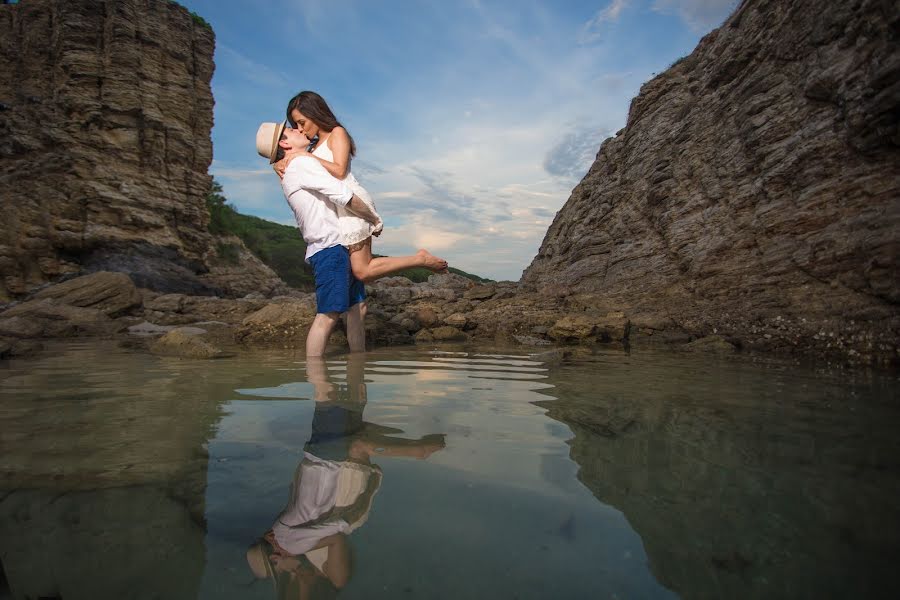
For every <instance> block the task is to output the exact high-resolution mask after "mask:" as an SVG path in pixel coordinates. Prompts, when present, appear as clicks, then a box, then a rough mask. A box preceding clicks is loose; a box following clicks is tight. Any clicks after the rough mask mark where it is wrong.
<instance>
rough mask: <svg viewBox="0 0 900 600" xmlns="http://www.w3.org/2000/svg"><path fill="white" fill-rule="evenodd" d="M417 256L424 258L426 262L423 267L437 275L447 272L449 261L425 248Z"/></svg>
mask: <svg viewBox="0 0 900 600" xmlns="http://www.w3.org/2000/svg"><path fill="white" fill-rule="evenodd" d="M416 254H417V255H418V256H421V257H422V259H423V261H424V262H423V264H422V266H423V267H425V268H426V269H429V270H431V271H434V272H435V273H446V272H447V261H446V260H444V259H443V258H438V257H437V256H435V255H433V254H432V253H431V252H429V251H428V250H426V249H425V248H422V249H420V250H419V251H418V252H416Z"/></svg>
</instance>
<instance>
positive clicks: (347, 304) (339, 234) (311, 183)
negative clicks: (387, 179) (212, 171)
mask: <svg viewBox="0 0 900 600" xmlns="http://www.w3.org/2000/svg"><path fill="white" fill-rule="evenodd" d="M287 118H288V120H289V121H290V122H291V125H292V127H286V124H287V121H285V122H283V123H281V124H278V123H263V124H262V125H260V127H259V130H258V131H257V133H256V150H257V152H258V153H259V154H260V155H261V156H263V157H264V158H267V159H269V162H270V163H275V170H276V172H277V173H278V174H279V176H281V187H282V189H283V191H284V195H285V197H286V198H287V201H288V204H289V205H290V207H291V210H292V211H293V213H294V217H295V218H296V220H297V226H298V227H299V228H300V232H301V234H302V236H303V239H304V240H305V241H306V244H307V249H306V262H308V263H309V264H310V266H312V270H313V277H314V279H315V282H316V313H317V314H316V318H315V320H314V321H313V324H312V326H311V328H310V330H309V334H308V335H307V338H306V355H307V356H321V355H322V354H323V353H324V351H325V345H326V343H327V341H328V336H329V335H330V334H331V332H332V331H333V330H334V327H335V325H336V324H337V322H338V319H339V318H340V317H341V315H344V318H345V325H346V328H347V341H348V343H349V345H350V351H351V352H359V351H362V350H365V333H364V328H363V320H364V319H365V314H366V303H365V298H366V294H365V287H364V285H363V282H370V281H373V280H375V279H378V278H379V277H383V276H385V275H388V274H390V273H396V272H397V271H402V270H404V269H409V268H413V267H425V268H427V269H431V270H432V271H435V272H444V271H446V270H447V261H445V260H443V259H441V258H438V257H436V256H433V255H432V254H431V253H429V252H428V251H427V250H425V249H420V250H419V251H418V252H417V253H416V254H414V255H411V256H400V257H390V256H379V257H373V256H372V236H377V235H379V234H380V233H381V229H382V227H383V222H382V221H381V217H379V216H378V214H377V213H376V212H375V204H374V203H373V202H372V199H371V197H370V196H369V194H368V192H366V190H365V189H364V188H363V187H362V186H361V185H359V182H358V181H357V180H356V178H355V177H354V176H353V175H352V174H351V173H350V160H351V158H352V157H353V156H354V155H355V154H356V146H355V144H354V142H353V138H351V137H350V134H349V133H347V130H346V129H344V128H343V127H342V126H341V124H340V122H338V120H337V118H335V116H334V113H333V112H331V109H330V108H329V106H328V104H326V102H325V100H324V99H323V98H322V97H321V96H320V95H318V94H316V93H315V92H309V91H306V92H300V93H299V94H297V95H296V96H295V97H294V98H292V99H291V101H290V103H289V104H288V107H287ZM310 140H312V141H310Z"/></svg>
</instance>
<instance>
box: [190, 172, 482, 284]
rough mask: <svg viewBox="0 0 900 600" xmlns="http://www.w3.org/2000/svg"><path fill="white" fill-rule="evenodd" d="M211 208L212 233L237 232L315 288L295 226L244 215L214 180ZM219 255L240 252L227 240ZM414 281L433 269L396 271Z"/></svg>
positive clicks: (228, 258) (233, 257)
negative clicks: (229, 201) (236, 208)
mask: <svg viewBox="0 0 900 600" xmlns="http://www.w3.org/2000/svg"><path fill="white" fill-rule="evenodd" d="M206 207H207V208H208V209H209V232H210V233H212V234H213V235H234V236H237V237H239V238H241V240H242V241H243V242H244V245H245V246H247V249H248V250H250V252H252V253H253V254H255V255H256V256H257V257H258V258H259V259H260V260H261V261H262V262H264V263H265V264H267V265H269V267H271V268H272V270H273V271H275V272H276V273H278V276H279V277H281V278H282V279H283V280H284V282H285V283H287V284H288V285H289V286H291V287H295V288H298V289H303V290H311V289H313V285H314V284H313V276H312V269H311V268H310V267H309V265H308V264H306V262H305V261H304V260H303V258H304V256H305V255H306V242H304V241H303V238H302V237H300V232H299V231H297V228H296V227H292V226H289V225H281V224H279V223H273V222H272V221H266V220H265V219H260V218H259V217H251V216H249V215H242V214H241V213H239V212H238V211H237V210H235V208H234V206H232V205H231V204H229V203H228V199H227V198H225V196H224V195H223V194H222V186H221V184H219V182H217V181H215V180H213V182H212V187H211V188H210V190H209V193H208V194H207V196H206ZM218 253H219V258H220V259H221V260H223V261H225V262H229V263H232V264H234V263H235V262H236V261H237V253H236V251H235V249H234V247H232V246H229V245H228V244H219V246H218ZM450 272H452V273H456V274H457V275H462V276H463V277H467V278H469V279H471V280H473V281H476V282H478V283H483V282H488V281H491V280H490V279H484V278H483V277H479V276H477V275H472V274H471V273H466V272H465V271H461V270H459V269H455V268H453V267H450ZM397 275H399V276H402V277H407V278H409V279H411V280H412V281H415V282H420V281H427V280H428V277H429V276H430V275H432V272H431V271H429V270H428V269H424V268H416V269H407V270H405V271H401V272H399V273H397Z"/></svg>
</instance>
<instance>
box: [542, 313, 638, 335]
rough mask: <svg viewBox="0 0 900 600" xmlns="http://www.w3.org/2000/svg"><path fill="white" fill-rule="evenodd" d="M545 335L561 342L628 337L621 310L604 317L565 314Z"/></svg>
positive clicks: (624, 318)
mask: <svg viewBox="0 0 900 600" xmlns="http://www.w3.org/2000/svg"><path fill="white" fill-rule="evenodd" d="M547 335H549V336H550V337H551V338H552V339H554V340H557V341H561V342H609V341H623V340H625V339H627V337H628V319H627V318H626V317H625V315H624V314H623V313H621V312H614V313H608V314H607V315H606V316H604V317H599V316H591V315H566V316H564V317H563V318H561V319H559V320H558V321H556V322H555V323H554V324H553V326H552V327H551V328H550V329H549V331H548V332H547Z"/></svg>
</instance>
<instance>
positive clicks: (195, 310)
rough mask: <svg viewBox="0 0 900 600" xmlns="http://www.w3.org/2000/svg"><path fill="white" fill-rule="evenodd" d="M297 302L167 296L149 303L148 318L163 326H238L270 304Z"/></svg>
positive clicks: (146, 314)
mask: <svg viewBox="0 0 900 600" xmlns="http://www.w3.org/2000/svg"><path fill="white" fill-rule="evenodd" d="M295 301H298V299H296V298H283V299H282V298H280V297H279V298H273V299H272V300H263V299H250V298H239V299H236V300H233V299H229V298H216V297H210V296H186V295H184V294H164V295H161V296H157V297H156V298H154V299H152V300H150V301H149V302H147V303H146V305H145V311H144V317H145V318H146V319H147V320H148V321H151V322H153V323H157V324H159V325H186V324H189V323H197V322H200V321H222V322H225V323H230V324H235V325H236V324H238V323H240V322H241V321H243V320H244V319H245V318H246V317H247V316H248V315H250V314H252V313H254V312H256V311H258V310H260V309H261V308H262V307H264V306H266V305H267V304H270V303H274V304H278V303H281V302H295Z"/></svg>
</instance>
